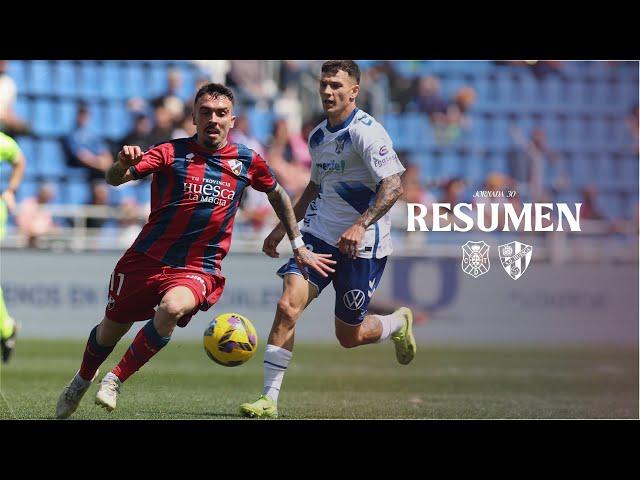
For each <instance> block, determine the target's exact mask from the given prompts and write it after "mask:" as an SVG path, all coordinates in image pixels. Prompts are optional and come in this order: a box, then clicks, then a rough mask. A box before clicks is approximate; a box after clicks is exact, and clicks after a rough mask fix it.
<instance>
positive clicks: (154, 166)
mask: <svg viewBox="0 0 640 480" xmlns="http://www.w3.org/2000/svg"><path fill="white" fill-rule="evenodd" d="M172 154H173V145H172V144H171V143H163V144H161V145H157V146H155V147H152V148H150V149H149V150H148V151H146V152H144V154H143V155H142V160H140V163H138V164H137V165H133V166H131V167H129V172H131V176H132V177H133V178H135V179H136V180H139V179H141V178H144V177H146V176H147V175H149V174H150V173H155V172H159V171H161V170H163V169H164V168H166V167H167V166H169V165H170V164H171V160H172Z"/></svg>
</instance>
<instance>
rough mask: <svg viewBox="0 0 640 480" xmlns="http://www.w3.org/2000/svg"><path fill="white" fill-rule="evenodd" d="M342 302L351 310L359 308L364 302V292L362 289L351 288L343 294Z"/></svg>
mask: <svg viewBox="0 0 640 480" xmlns="http://www.w3.org/2000/svg"><path fill="white" fill-rule="evenodd" d="M342 303H344V306H345V307H347V308H348V309H349V310H358V309H359V308H360V307H361V306H362V304H363V303H364V292H363V291H362V290H349V291H348V292H347V293H345V294H344V295H343V296H342Z"/></svg>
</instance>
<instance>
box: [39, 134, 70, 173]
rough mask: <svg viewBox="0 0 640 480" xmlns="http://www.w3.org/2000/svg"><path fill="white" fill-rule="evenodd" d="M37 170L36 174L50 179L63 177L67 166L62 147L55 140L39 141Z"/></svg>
mask: <svg viewBox="0 0 640 480" xmlns="http://www.w3.org/2000/svg"><path fill="white" fill-rule="evenodd" d="M37 151H38V157H37V162H36V165H37V169H38V173H39V174H41V175H43V176H45V177H46V178H50V177H63V176H64V175H65V172H66V169H67V165H66V161H65V157H64V153H63V151H62V146H61V145H60V142H59V141H57V140H40V141H39V142H38V149H37Z"/></svg>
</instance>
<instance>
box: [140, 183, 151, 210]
mask: <svg viewBox="0 0 640 480" xmlns="http://www.w3.org/2000/svg"><path fill="white" fill-rule="evenodd" d="M137 183H138V184H137V185H136V198H137V200H138V203H140V204H142V205H145V204H147V203H150V202H151V187H150V186H149V184H150V182H148V181H142V182H137Z"/></svg>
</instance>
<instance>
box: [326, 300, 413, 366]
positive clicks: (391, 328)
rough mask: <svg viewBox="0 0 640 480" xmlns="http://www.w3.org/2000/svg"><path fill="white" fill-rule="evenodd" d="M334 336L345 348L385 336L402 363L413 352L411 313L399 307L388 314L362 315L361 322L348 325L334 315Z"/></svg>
mask: <svg viewBox="0 0 640 480" xmlns="http://www.w3.org/2000/svg"><path fill="white" fill-rule="evenodd" d="M335 324H336V337H337V338H338V341H339V342H340V345H342V346H343V347H345V348H353V347H358V346H360V345H367V344H369V343H381V342H384V341H386V340H387V339H388V338H389V337H391V340H392V341H393V343H394V344H395V347H396V358H397V359H398V362H399V363H401V364H402V365H406V364H408V363H409V362H411V360H413V358H414V357H415V355H416V341H415V339H414V337H413V313H412V312H411V310H410V309H409V308H407V307H401V308H399V309H398V310H396V311H395V312H393V313H392V314H390V315H366V316H365V317H364V320H363V321H362V323H360V324H358V325H352V324H349V323H346V322H344V321H342V320H341V319H339V318H338V317H336V321H335Z"/></svg>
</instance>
